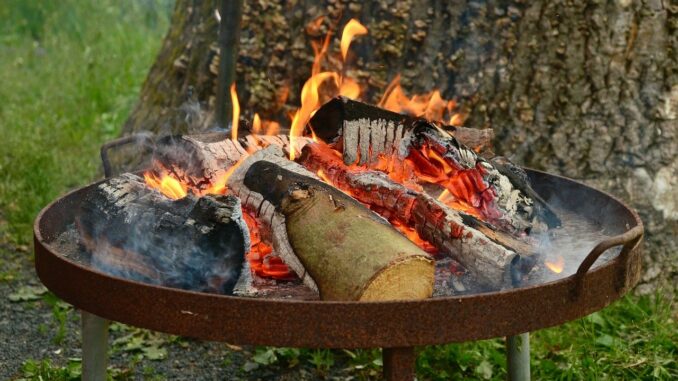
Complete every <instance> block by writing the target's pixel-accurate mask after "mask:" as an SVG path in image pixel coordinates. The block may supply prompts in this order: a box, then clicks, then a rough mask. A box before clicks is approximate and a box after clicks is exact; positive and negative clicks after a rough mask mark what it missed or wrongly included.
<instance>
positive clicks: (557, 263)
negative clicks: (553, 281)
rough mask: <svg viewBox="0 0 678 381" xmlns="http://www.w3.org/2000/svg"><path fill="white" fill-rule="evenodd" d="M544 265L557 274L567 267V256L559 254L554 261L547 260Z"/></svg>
mask: <svg viewBox="0 0 678 381" xmlns="http://www.w3.org/2000/svg"><path fill="white" fill-rule="evenodd" d="M544 265H546V267H547V268H548V269H549V270H551V271H553V272H554V273H556V274H560V273H562V272H563V270H564V269H565V258H563V257H562V256H558V258H556V259H555V260H554V261H550V260H546V261H544Z"/></svg>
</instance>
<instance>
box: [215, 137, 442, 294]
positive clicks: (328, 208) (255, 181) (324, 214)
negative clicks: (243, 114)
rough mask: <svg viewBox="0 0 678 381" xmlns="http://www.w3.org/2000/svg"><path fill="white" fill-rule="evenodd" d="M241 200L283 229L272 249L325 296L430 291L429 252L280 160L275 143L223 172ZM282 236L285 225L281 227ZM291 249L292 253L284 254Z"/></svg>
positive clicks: (350, 200)
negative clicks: (283, 243)
mask: <svg viewBox="0 0 678 381" xmlns="http://www.w3.org/2000/svg"><path fill="white" fill-rule="evenodd" d="M228 185H229V188H230V189H233V190H234V191H236V192H238V193H239V194H240V195H241V197H243V195H244V198H243V200H246V201H245V203H246V204H252V200H254V204H256V203H259V206H260V208H259V210H260V213H259V216H258V217H259V219H260V220H262V221H267V220H268V221H271V222H270V226H271V230H272V231H274V232H275V231H277V230H282V231H284V237H286V238H287V241H288V243H289V245H290V248H289V251H288V252H285V253H283V252H278V254H279V255H280V256H281V257H282V258H283V260H284V261H285V263H287V264H288V266H290V267H291V268H292V269H293V270H294V271H295V272H297V274H298V275H299V276H300V277H301V278H302V279H308V278H310V279H311V280H312V281H313V283H314V284H315V285H316V286H317V289H318V291H319V293H320V297H321V299H323V300H395V299H421V298H428V297H430V296H431V295H432V292H433V276H434V265H433V261H432V259H431V258H430V257H429V256H428V255H427V254H426V253H425V252H424V251H422V250H421V249H419V248H418V247H417V246H416V245H414V244H413V243H411V242H410V241H409V240H407V238H405V237H404V236H402V235H401V234H400V233H398V232H397V231H396V230H395V229H393V227H391V226H390V225H389V224H388V223H387V222H386V221H385V220H383V219H382V218H381V217H379V216H377V215H376V214H374V213H373V212H371V211H370V210H369V209H367V208H365V207H364V206H363V205H362V204H360V203H358V202H357V201H356V200H354V199H352V198H351V197H349V196H347V195H346V194H344V193H342V192H341V191H339V190H338V189H336V188H333V187H331V186H329V185H327V184H325V183H323V182H321V181H320V180H319V179H318V178H317V177H316V176H315V175H314V174H312V173H310V172H308V171H307V170H306V169H304V168H303V167H301V166H300V165H298V164H296V163H294V162H292V161H289V160H286V159H285V158H284V157H283V154H282V151H281V150H280V149H279V148H277V147H269V148H267V149H265V150H262V151H260V152H257V153H255V154H254V155H252V156H251V157H249V158H248V159H246V160H245V161H244V162H243V163H242V165H241V166H240V167H239V168H238V169H237V170H236V171H235V172H234V173H233V175H232V176H231V178H230V179H229V183H228ZM280 236H283V233H282V232H281V233H280ZM291 256H294V257H295V258H290V257H291Z"/></svg>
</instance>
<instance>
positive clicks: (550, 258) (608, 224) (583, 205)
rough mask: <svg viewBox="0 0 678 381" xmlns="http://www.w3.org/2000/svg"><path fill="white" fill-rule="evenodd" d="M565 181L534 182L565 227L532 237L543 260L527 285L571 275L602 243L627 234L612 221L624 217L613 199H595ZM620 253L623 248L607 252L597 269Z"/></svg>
mask: <svg viewBox="0 0 678 381" xmlns="http://www.w3.org/2000/svg"><path fill="white" fill-rule="evenodd" d="M561 181H562V180H556V181H553V180H547V179H546V178H543V177H541V176H540V178H539V179H538V180H533V181H532V183H533V185H534V186H535V188H537V190H538V191H540V194H542V196H545V197H544V198H545V199H546V201H547V202H548V203H549V205H550V206H551V207H552V208H553V209H554V210H555V212H556V214H557V215H558V217H559V218H560V219H561V221H562V225H561V226H560V227H557V228H551V229H549V230H545V231H540V232H536V233H533V234H531V235H530V237H531V238H532V239H534V240H535V241H536V242H537V247H538V250H537V252H538V253H539V255H540V258H539V264H538V265H537V266H536V267H537V268H536V269H535V271H536V272H537V274H536V276H532V277H530V279H529V280H528V281H527V284H534V283H541V282H546V281H554V280H558V279H562V278H566V277H568V276H571V275H572V274H574V273H576V272H577V269H578V268H579V266H580V265H581V263H582V262H583V261H584V259H585V258H586V256H587V255H588V254H589V253H590V252H591V250H592V249H593V248H594V247H595V246H596V245H597V244H598V243H600V242H601V241H603V240H605V239H607V238H610V237H611V236H614V235H617V234H620V233H622V232H623V230H621V229H619V227H618V226H615V225H616V224H617V222H616V221H612V220H613V219H617V218H620V216H619V215H618V213H614V211H613V209H612V208H613V205H612V204H613V201H612V200H611V199H607V198H606V197H600V196H596V197H593V196H594V195H593V193H594V192H589V191H585V190H584V188H580V187H579V186H573V185H567V184H558V183H560V182H561ZM563 182H564V181H563ZM539 188H541V189H539ZM619 252H620V248H619V247H617V248H613V249H610V250H607V251H606V252H605V253H603V254H602V255H601V256H600V257H599V258H598V260H597V261H596V262H595V263H594V265H593V268H595V267H598V266H600V265H603V264H605V263H607V262H609V261H610V260H611V259H613V258H614V257H615V256H616V255H617V254H619ZM549 266H550V267H551V269H549ZM554 269H555V270H560V272H557V271H554Z"/></svg>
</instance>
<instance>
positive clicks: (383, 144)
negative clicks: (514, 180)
mask: <svg viewBox="0 0 678 381" xmlns="http://www.w3.org/2000/svg"><path fill="white" fill-rule="evenodd" d="M421 121H424V119H421V118H415V117H411V116H408V115H403V114H399V113H397V112H393V111H389V110H386V109H383V108H381V107H377V106H373V105H370V104H367V103H363V102H360V101H356V100H352V99H349V98H346V97H343V96H339V97H336V98H334V99H332V100H330V101H329V102H327V103H325V104H324V105H323V106H322V107H321V108H320V109H319V110H318V111H316V113H315V114H314V115H313V117H312V118H311V120H310V126H311V129H312V130H313V132H314V133H315V134H316V136H317V137H318V138H319V139H321V140H322V141H324V142H326V143H328V144H338V145H341V146H343V147H344V155H345V159H346V160H347V164H349V163H354V162H355V160H356V159H358V156H360V163H361V164H364V163H366V162H368V159H367V157H368V155H369V154H368V155H366V154H365V153H366V152H368V151H367V150H368V149H371V154H372V156H376V155H377V154H380V153H383V154H386V155H390V154H393V153H394V151H393V149H396V148H397V147H398V146H399V144H400V139H402V137H403V135H404V134H405V133H406V132H407V131H409V130H411V129H412V128H414V127H415V126H416V125H417V123H418V122H421ZM357 123H360V124H364V123H368V124H369V125H370V127H371V128H370V130H369V131H361V130H360V129H358V128H356V126H357ZM442 128H443V129H445V130H447V131H448V132H449V133H450V134H451V135H453V136H454V137H455V138H457V139H458V140H459V141H460V142H462V143H463V144H464V145H466V146H468V147H471V148H472V149H473V150H475V151H476V152H478V153H480V154H482V155H483V156H487V157H490V156H491V154H492V138H493V137H494V132H493V131H492V129H483V130H481V129H476V128H466V127H457V126H442ZM347 129H348V130H347ZM351 130H353V131H351ZM341 138H343V139H341ZM344 140H348V141H344ZM365 141H367V142H368V144H367V145H365V144H363V142H365ZM346 143H348V144H346ZM370 159H371V160H376V157H370Z"/></svg>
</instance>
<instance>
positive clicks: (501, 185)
mask: <svg viewBox="0 0 678 381" xmlns="http://www.w3.org/2000/svg"><path fill="white" fill-rule="evenodd" d="M390 114H392V113H390V112H389V111H386V110H382V109H379V108H377V107H374V106H369V105H365V104H362V103H360V102H355V101H350V100H347V99H345V98H337V99H334V100H333V101H331V102H328V103H327V104H325V105H324V106H323V107H321V108H320V110H318V111H317V112H316V114H315V115H314V117H313V118H312V119H311V126H312V128H313V131H314V133H315V134H316V136H317V137H318V138H319V139H321V140H322V141H323V142H325V143H328V144H330V145H331V146H333V147H334V148H335V149H336V150H338V151H340V152H342V157H343V160H344V163H345V164H347V165H360V166H364V167H366V168H372V169H379V170H381V171H385V172H388V173H389V174H393V173H394V172H399V176H400V177H401V178H402V179H401V181H418V182H424V183H432V184H438V185H440V186H442V187H444V188H445V189H446V190H447V191H448V192H449V193H450V196H451V197H453V198H454V199H455V200H456V201H458V203H459V204H461V205H463V206H465V208H467V209H474V210H476V211H477V212H478V213H479V214H480V215H481V217H483V219H484V220H486V221H488V222H490V223H492V225H494V226H496V227H497V228H499V229H503V230H504V231H506V232H509V233H512V234H521V233H526V232H530V231H531V230H533V229H536V230H543V229H546V228H549V227H556V226H558V225H559V224H560V220H559V219H558V217H557V215H556V214H555V213H554V212H553V210H552V209H551V208H550V207H549V206H548V204H547V203H546V202H544V200H543V199H541V198H540V197H538V195H537V194H536V192H534V191H533V190H532V188H531V187H530V184H529V181H526V179H527V176H516V173H515V169H516V168H518V167H517V166H515V165H508V164H504V165H502V164H495V163H494V162H490V161H488V160H485V159H484V158H482V157H480V156H478V155H477V154H476V152H474V150H472V149H470V148H469V147H467V146H465V145H464V144H462V143H460V142H459V140H458V139H456V138H455V137H454V136H453V135H451V134H450V133H448V132H446V131H444V130H443V129H441V128H440V127H438V126H437V125H435V124H433V123H429V122H427V121H425V120H421V119H415V120H412V119H411V118H410V119H408V118H406V117H404V116H399V118H400V119H395V118H394V117H393V116H390V117H389V115H390ZM396 115H397V114H396Z"/></svg>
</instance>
